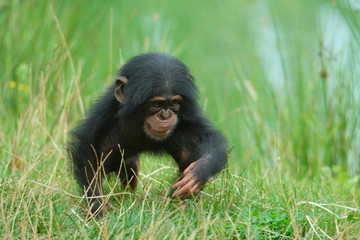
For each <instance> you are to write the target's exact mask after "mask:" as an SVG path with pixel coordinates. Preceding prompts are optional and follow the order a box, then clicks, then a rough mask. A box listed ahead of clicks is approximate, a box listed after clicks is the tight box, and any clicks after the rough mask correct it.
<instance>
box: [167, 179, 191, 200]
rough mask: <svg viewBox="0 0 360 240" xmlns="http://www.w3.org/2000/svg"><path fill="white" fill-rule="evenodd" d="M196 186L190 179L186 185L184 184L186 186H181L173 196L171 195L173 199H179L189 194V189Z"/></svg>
mask: <svg viewBox="0 0 360 240" xmlns="http://www.w3.org/2000/svg"><path fill="white" fill-rule="evenodd" d="M195 184H196V181H195V180H193V179H191V180H190V181H189V182H188V183H186V185H184V186H182V187H181V188H179V189H177V190H176V191H175V192H174V194H173V195H172V196H173V197H180V198H181V196H182V195H183V194H185V193H187V192H189V191H190V189H191V188H192V187H193V186H194V185H195Z"/></svg>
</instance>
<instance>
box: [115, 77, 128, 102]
mask: <svg viewBox="0 0 360 240" xmlns="http://www.w3.org/2000/svg"><path fill="white" fill-rule="evenodd" d="M127 82H128V79H127V78H126V77H123V76H121V77H118V78H116V80H115V84H116V88H115V91H114V95H115V98H116V100H118V101H119V102H120V103H125V98H124V94H123V92H124V88H125V86H126V84H127Z"/></svg>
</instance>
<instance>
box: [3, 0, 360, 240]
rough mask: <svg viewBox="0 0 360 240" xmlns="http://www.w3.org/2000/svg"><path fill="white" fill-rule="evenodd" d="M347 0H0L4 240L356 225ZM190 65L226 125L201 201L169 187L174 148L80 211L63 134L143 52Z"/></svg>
mask: <svg viewBox="0 0 360 240" xmlns="http://www.w3.org/2000/svg"><path fill="white" fill-rule="evenodd" d="M356 3H357V1H347V0H343V1H335V0H333V1H330V0H318V1H313V0H294V1H287V0H274V1H266V0H263V1H262V0H256V1H255V0H254V1H250V0H229V1H215V0H210V1H205V0H200V1H165V0H149V1H136V0H135V1H130V0H123V1H82V0H76V1H70V0H65V1H45V0H39V1H35V0H8V1H5V0H3V1H0V239H52V238H56V239H319V238H320V239H359V236H360V212H359V203H360V190H359V188H360V81H359V78H360V69H359V66H360V14H359V10H360V5H359V4H356ZM150 51H158V52H166V53H169V54H171V55H174V56H176V57H178V58H180V59H181V60H182V61H183V62H185V63H186V64H187V65H188V66H189V68H190V69H191V72H192V75H193V76H194V77H195V79H196V84H197V86H198V88H199V92H200V103H201V106H202V107H203V109H204V112H205V113H206V115H207V116H208V117H209V118H210V119H212V120H213V122H214V124H215V125H216V127H217V128H219V129H220V130H221V131H222V132H223V133H224V134H225V135H226V136H227V138H228V140H229V143H230V145H231V148H232V151H231V154H230V157H229V164H228V169H227V170H226V171H224V172H223V173H221V174H220V175H219V176H218V177H217V178H216V179H215V180H214V181H212V182H211V183H209V184H208V185H207V187H206V188H205V189H204V191H203V192H202V194H200V196H199V197H198V198H197V199H192V200H186V201H184V202H180V201H177V200H171V199H169V198H166V193H167V191H168V190H169V187H170V186H171V185H172V181H173V180H174V176H176V174H177V170H176V166H175V164H174V162H173V161H172V160H171V158H170V157H168V156H152V155H143V156H142V162H141V164H142V168H141V170H140V172H141V175H140V185H139V187H138V189H137V190H136V191H135V192H134V193H129V192H124V191H123V190H122V188H121V186H120V185H119V183H118V182H117V181H115V178H114V176H110V177H109V178H108V179H107V180H106V182H105V183H104V185H105V188H106V193H107V194H108V196H109V201H110V202H111V203H112V204H113V205H114V206H115V207H116V209H115V210H112V211H109V212H108V213H107V215H106V217H104V218H103V219H102V220H101V221H90V222H84V219H83V217H84V216H83V214H82V209H83V208H84V207H85V206H84V202H83V199H82V196H81V194H80V192H79V191H78V188H77V186H76V183H75V181H74V179H73V177H72V175H71V167H70V163H69V161H68V159H67V153H66V141H67V138H68V132H69V131H70V130H71V129H72V128H73V127H75V126H76V124H77V123H78V122H79V120H80V119H82V118H83V117H84V116H85V114H86V111H87V109H88V108H89V107H90V106H91V104H92V103H93V102H94V101H95V99H96V98H97V97H98V96H99V95H100V94H101V93H102V92H103V90H104V89H105V88H106V86H107V85H109V84H111V83H112V81H113V78H114V76H115V74H116V72H117V70H118V68H119V67H120V66H121V65H122V64H123V63H124V62H125V61H127V60H128V59H129V58H130V57H132V56H135V55H137V54H140V53H143V52H150Z"/></svg>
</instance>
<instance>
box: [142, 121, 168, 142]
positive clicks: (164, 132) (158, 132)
mask: <svg viewBox="0 0 360 240" xmlns="http://www.w3.org/2000/svg"><path fill="white" fill-rule="evenodd" d="M145 130H146V133H147V134H148V135H149V137H151V138H154V139H156V140H161V139H163V138H166V137H167V136H169V135H170V133H171V130H172V127H156V126H152V125H151V124H149V123H148V124H146V127H145Z"/></svg>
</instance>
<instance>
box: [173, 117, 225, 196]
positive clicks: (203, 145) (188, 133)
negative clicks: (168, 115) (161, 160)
mask: <svg viewBox="0 0 360 240" xmlns="http://www.w3.org/2000/svg"><path fill="white" fill-rule="evenodd" d="M177 130H178V131H176V134H175V135H174V136H172V138H173V139H174V140H173V141H174V142H175V144H172V147H170V149H169V150H170V151H168V152H169V153H170V154H171V155H172V156H173V157H174V159H175V160H176V161H177V163H178V165H179V168H180V171H181V172H182V177H183V178H182V179H181V180H180V181H178V182H177V183H175V185H174V186H173V187H172V188H173V189H174V190H176V191H175V192H174V194H173V196H174V197H180V198H182V199H185V198H188V197H191V195H194V194H196V193H198V192H199V191H200V189H201V187H202V186H203V185H205V183H206V182H207V181H208V180H209V179H210V178H211V177H213V176H214V175H216V174H217V173H219V172H220V171H221V170H222V169H224V167H225V165H226V160H227V143H226V140H225V138H224V136H223V135H222V134H221V133H220V132H218V131H217V130H215V129H213V127H212V126H211V125H210V124H208V123H207V121H206V120H202V121H201V123H199V124H187V125H182V126H180V128H179V129H177Z"/></svg>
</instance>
